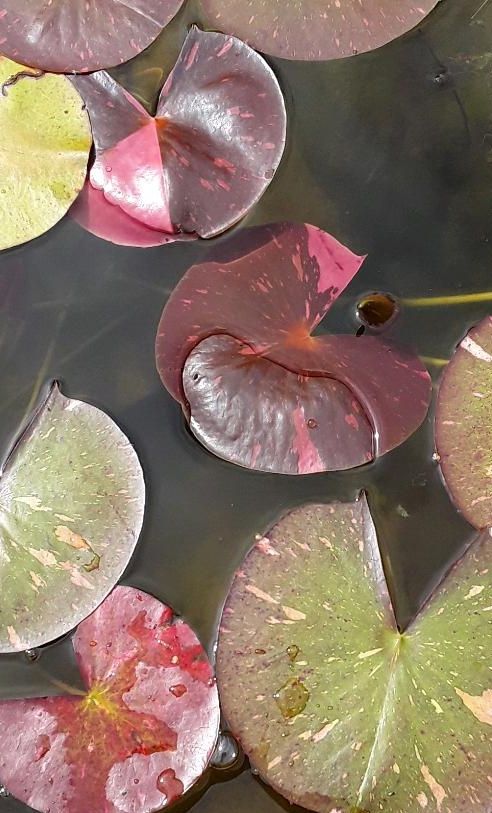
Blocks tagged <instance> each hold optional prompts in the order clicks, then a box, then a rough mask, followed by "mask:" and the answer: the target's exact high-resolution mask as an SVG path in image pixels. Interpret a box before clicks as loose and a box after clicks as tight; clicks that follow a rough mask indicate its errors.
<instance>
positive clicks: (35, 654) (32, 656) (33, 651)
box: [24, 649, 41, 663]
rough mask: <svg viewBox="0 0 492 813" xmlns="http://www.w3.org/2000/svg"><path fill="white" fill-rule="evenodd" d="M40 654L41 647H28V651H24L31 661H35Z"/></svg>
mask: <svg viewBox="0 0 492 813" xmlns="http://www.w3.org/2000/svg"><path fill="white" fill-rule="evenodd" d="M40 654H41V653H40V651H39V649H26V651H25V652H24V655H25V656H26V658H27V660H28V661H29V662H30V663H34V661H37V660H38V658H39V656H40Z"/></svg>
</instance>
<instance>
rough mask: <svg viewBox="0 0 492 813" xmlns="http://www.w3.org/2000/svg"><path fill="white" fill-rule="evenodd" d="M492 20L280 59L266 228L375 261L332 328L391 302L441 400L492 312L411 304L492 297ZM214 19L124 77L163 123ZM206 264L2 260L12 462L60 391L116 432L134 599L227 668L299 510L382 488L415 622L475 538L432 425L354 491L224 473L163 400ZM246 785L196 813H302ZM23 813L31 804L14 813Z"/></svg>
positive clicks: (99, 252) (96, 244)
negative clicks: (140, 487) (327, 56)
mask: <svg viewBox="0 0 492 813" xmlns="http://www.w3.org/2000/svg"><path fill="white" fill-rule="evenodd" d="M480 5H481V4H480V0H462V2H461V3H451V2H448V0H443V2H442V3H440V4H439V6H438V7H437V9H436V11H435V12H434V13H433V14H432V15H431V17H430V18H429V20H428V21H427V22H426V23H425V24H424V25H422V26H421V28H420V30H419V31H416V32H414V33H412V34H411V35H410V36H408V37H406V38H404V39H403V40H401V41H399V42H396V43H392V44H390V45H389V46H387V47H386V48H384V49H382V50H381V51H379V52H377V53H373V54H368V55H364V56H360V57H357V58H356V59H352V60H348V61H346V60H345V61H337V62H332V63H326V64H311V65H309V64H304V63H287V62H281V61H280V60H278V61H275V60H270V62H271V64H272V65H273V66H274V68H275V70H276V72H277V75H278V76H279V78H280V81H281V84H282V88H283V90H284V92H285V95H286V98H287V103H288V107H289V111H290V133H289V145H288V150H287V155H286V158H285V160H284V163H283V165H282V167H281V169H280V171H279V174H278V176H277V177H276V179H275V180H274V182H273V183H272V185H271V187H270V188H269V189H268V190H267V193H266V194H265V196H264V198H263V199H262V201H261V202H260V204H259V205H258V206H257V207H256V209H255V211H254V212H253V214H252V215H251V216H250V218H249V219H248V221H247V222H248V223H250V224H253V223H263V222H267V221H273V220H280V219H291V220H298V221H307V222H311V223H314V224H316V225H318V226H321V227H322V228H324V229H326V230H327V231H330V232H333V233H334V234H335V235H336V236H337V238H338V239H340V240H341V241H342V242H343V243H345V244H346V245H348V246H350V247H351V248H352V249H353V250H354V251H356V252H359V253H365V252H367V253H368V254H369V257H368V260H367V261H366V263H365V264H364V266H363V268H362V270H361V272H360V274H359V275H358V276H357V277H356V279H355V280H354V282H353V283H352V284H351V285H350V287H349V289H347V292H346V294H345V295H344V296H343V297H342V298H340V299H339V300H338V301H337V303H336V304H335V306H334V307H333V309H332V311H330V313H329V315H328V317H327V319H326V320H325V322H324V323H323V324H322V326H321V330H327V331H329V330H335V331H339V332H344V331H345V332H352V333H355V332H356V330H357V329H358V328H359V327H360V321H359V320H358V319H357V316H356V305H357V303H358V302H360V301H361V300H362V299H363V298H364V296H365V295H367V294H368V293H372V292H374V291H383V292H385V293H390V294H391V295H392V296H394V297H395V298H396V299H397V300H399V302H400V303H401V308H400V312H399V314H398V316H397V318H396V319H394V320H391V321H390V324H389V326H388V327H387V329H386V330H385V332H384V335H385V336H388V337H391V338H392V339H394V340H397V341H398V340H399V341H401V342H403V343H406V344H409V345H411V346H413V347H414V348H416V350H417V351H418V352H419V353H420V354H421V355H422V356H425V357H426V358H427V359H429V360H430V361H431V364H432V366H431V372H432V374H433V376H434V378H435V380H436V381H437V380H438V377H439V374H440V372H441V370H442V365H443V364H444V363H445V361H446V359H447V358H449V355H450V353H451V352H452V349H453V347H454V346H455V345H456V343H457V342H458V341H459V339H460V338H461V337H462V335H463V334H464V332H465V331H466V330H467V328H468V327H469V326H470V325H472V324H473V323H474V322H477V321H478V320H479V319H480V318H481V317H482V316H483V315H485V314H486V313H488V312H489V311H492V302H491V301H490V297H488V298H487V297H486V298H484V297H468V298H467V299H465V300H464V301H463V302H456V303H455V302H454V301H453V302H449V301H447V300H445V301H444V303H442V302H441V303H439V302H437V303H432V306H431V307H424V306H422V303H419V302H418V301H417V303H415V302H413V301H412V300H414V299H415V298H417V300H418V299H421V298H422V297H429V296H434V297H435V296H437V297H442V296H444V295H446V296H447V295H453V294H469V293H473V292H487V291H489V290H491V289H492V242H491V237H492V73H491V67H492V49H491V46H490V42H491V35H492V4H490V5H488V4H483V8H482V10H481V11H478V8H479V6H480ZM193 21H198V17H197V15H196V12H195V10H194V7H193V4H190V5H189V6H188V7H187V8H186V9H184V11H183V13H182V14H181V15H180V16H179V17H178V19H177V20H176V21H175V22H174V23H173V24H172V26H171V28H170V30H169V31H168V32H166V33H165V34H164V35H163V37H161V39H160V40H159V42H157V43H156V44H155V46H153V47H152V48H150V49H149V51H148V52H146V53H145V54H143V55H142V56H141V57H139V58H137V60H135V61H134V62H133V63H132V65H131V67H130V68H123V69H119V70H118V71H117V73H118V77H119V78H120V79H124V80H125V82H126V84H127V86H128V87H129V89H130V90H131V91H132V92H133V93H135V94H137V95H138V96H139V98H143V99H144V100H145V101H146V102H147V104H148V106H149V107H150V108H151V107H152V104H153V103H154V101H155V98H156V95H157V93H158V90H159V88H160V85H161V84H162V77H163V75H165V74H166V73H167V72H168V70H169V69H170V67H171V66H172V64H173V63H174V61H175V58H176V55H177V52H178V48H179V43H180V41H181V39H182V36H183V33H184V30H185V27H186V25H187V24H188V23H190V22H193ZM489 49H490V50H489ZM221 240H223V241H227V236H224V237H222V238H221ZM206 252H207V245H206V244H196V245H183V244H181V245H179V244H175V245H171V246H166V247H163V248H157V249H148V250H138V249H128V248H120V247H115V246H112V245H110V244H109V243H105V242H103V241H101V240H98V239H97V238H94V237H92V236H90V235H89V234H86V233H85V232H83V231H82V230H81V229H80V228H79V227H78V226H77V225H76V224H75V223H74V222H72V221H71V220H70V219H69V218H66V219H65V220H64V221H63V222H62V223H61V224H60V225H59V226H58V227H56V228H55V229H53V230H52V231H51V232H49V233H48V234H47V235H45V236H44V237H42V238H40V239H39V240H37V241H35V242H34V243H31V244H29V245H27V246H24V247H20V248H18V249H15V250H12V251H9V252H5V253H3V254H2V255H1V256H0V311H1V317H2V318H1V321H0V373H1V382H2V393H3V396H2V399H1V401H0V446H1V448H2V449H3V450H4V451H5V450H6V449H7V447H8V444H9V441H10V439H11V438H12V436H13V435H14V434H15V433H16V431H17V428H18V426H19V424H20V423H22V421H23V420H24V419H25V417H26V415H28V414H29V412H30V410H31V409H32V407H33V405H34V404H35V403H36V401H37V399H38V397H39V391H40V389H41V388H42V387H43V386H44V385H45V383H46V382H47V381H48V380H49V379H51V378H58V379H61V380H62V381H63V386H64V392H66V394H67V395H68V396H71V397H78V398H83V399H85V400H87V401H90V402H92V403H95V404H96V405H98V406H100V407H101V408H103V409H104V410H105V411H107V412H108V413H109V414H111V415H112V417H113V418H114V419H115V420H116V421H117V422H118V423H119V424H120V425H121V427H122V428H123V430H124V431H125V432H126V433H127V434H128V436H129V437H130V438H131V440H132V442H133V443H134V445H135V447H136V449H137V451H138V453H139V455H140V457H141V460H142V463H143V466H144V469H145V471H146V476H147V485H148V493H149V503H148V511H147V517H146V522H145V527H144V532H143V535H142V539H141V544H140V545H139V547H138V550H137V553H136V555H135V557H134V559H133V561H132V564H131V566H130V567H129V569H128V572H127V574H126V576H125V582H126V583H127V584H132V585H134V586H136V587H140V588H142V589H144V590H147V591H149V592H150V593H153V594H154V595H156V596H157V597H158V598H159V599H161V600H163V601H166V602H168V603H170V604H172V605H173V606H174V607H175V609H176V610H177V611H178V612H180V613H182V614H183V615H185V616H186V618H187V620H189V621H190V622H191V624H193V625H194V626H195V628H196V629H197V631H198V633H199V635H200V636H201V638H202V640H203V641H204V642H205V643H206V644H207V645H208V647H209V649H210V651H211V652H212V651H213V644H214V640H215V636H216V626H217V618H218V615H219V613H220V609H221V605H222V602H223V600H224V598H225V595H226V592H227V588H228V584H229V582H230V579H231V576H232V573H233V572H234V570H235V569H236V567H237V566H238V565H239V563H240V562H241V560H242V558H243V556H244V554H245V552H246V551H247V549H248V547H249V546H250V544H251V541H252V540H253V538H254V534H255V533H256V532H257V531H261V530H265V529H266V528H267V527H268V526H269V525H270V524H271V523H272V522H273V521H274V520H275V519H276V518H277V517H278V516H279V514H281V513H282V512H284V511H285V510H287V509H288V508H289V507H291V506H295V505H299V504H301V503H302V502H305V501H307V500H331V499H343V500H350V499H353V498H354V496H355V495H356V494H357V493H358V491H360V490H361V489H363V488H364V489H366V490H367V492H368V495H369V502H370V505H371V509H372V511H373V514H374V517H375V521H376V525H377V527H378V531H379V536H380V541H381V546H382V550H383V555H384V559H385V565H386V570H387V573H388V577H389V580H390V584H391V589H392V593H393V595H394V597H395V601H396V605H397V608H398V617H399V622H400V624H401V625H404V624H405V623H406V622H407V621H408V620H409V618H411V617H412V615H413V614H414V613H415V612H416V610H417V608H418V606H419V604H420V602H421V601H422V599H423V598H425V596H426V595H427V594H428V592H429V590H430V589H431V588H432V587H433V585H434V584H435V583H436V581H437V580H438V579H439V578H440V577H441V575H442V573H443V571H445V570H446V569H447V567H448V566H449V564H450V563H451V562H452V561H453V560H454V559H455V558H456V557H457V556H458V555H459V553H460V551H462V550H463V548H464V546H465V545H466V543H467V541H468V540H469V538H470V536H471V534H472V531H471V529H470V528H469V526H467V524H466V523H465V522H464V521H462V520H461V519H460V518H459V517H458V515H457V514H456V512H455V511H454V509H453V507H452V506H451V504H450V502H449V499H448V497H447V494H446V492H445V490H444V487H443V485H442V483H441V479H440V475H439V471H438V468H437V463H436V462H435V460H433V451H434V449H433V438H432V415H430V416H429V418H428V419H427V421H426V422H425V424H424V426H423V427H422V428H421V429H420V430H419V432H417V433H416V434H415V435H414V436H413V437H412V438H411V439H410V440H409V441H408V442H407V443H406V444H404V445H403V446H402V447H400V448H398V449H396V450H395V451H394V452H392V453H391V454H389V455H387V456H386V457H384V458H383V459H381V460H380V461H379V462H378V463H377V464H375V465H370V466H368V467H365V468H363V469H359V470H356V471H352V472H345V473H339V474H337V473H333V474H331V473H330V474H322V475H316V476H311V477H300V478H289V477H281V476H275V475H267V474H259V473H254V472H250V471H246V470H243V469H240V468H236V467H234V466H231V465H228V464H226V463H224V462H222V461H220V460H218V459H216V458H214V457H213V456H211V455H210V454H208V453H207V452H206V451H205V450H203V449H202V448H201V447H200V446H199V445H198V444H197V443H196V441H195V440H194V439H193V438H192V437H191V435H190V434H189V432H188V431H187V429H186V427H185V424H184V421H183V419H182V417H181V415H180V412H179V407H178V405H177V404H176V403H175V402H174V401H173V400H172V399H171V397H170V396H169V395H168V394H167V393H166V391H165V390H164V389H163V387H162V386H161V385H160V382H159V379H158V376H157V373H156V371H155V366H154V354H153V346H154V338H155V332H156V328H157V323H158V320H159V317H160V314H161V310H162V307H163V305H164V302H165V301H166V298H167V296H168V295H169V293H170V291H171V290H172V288H173V286H174V285H175V284H176V282H177V281H178V280H179V279H180V277H181V276H182V274H183V273H184V272H185V271H186V269H187V268H188V267H189V266H190V265H191V264H192V263H193V262H197V261H201V260H203V259H204V257H205V255H206ZM0 665H1V667H2V668H1V669H0V694H1V696H2V697H9V696H12V695H13V694H21V693H41V694H43V693H45V692H47V691H48V690H49V683H48V679H47V676H46V673H50V672H51V673H52V674H54V675H56V677H57V679H58V680H60V681H63V682H64V683H68V684H72V685H73V684H74V683H77V680H78V679H77V676H76V668H75V664H74V661H73V657H72V654H71V651H70V641H69V640H64V641H61V642H60V643H58V644H55V645H53V646H51V647H49V648H47V649H45V650H44V651H43V652H42V656H41V657H40V658H39V659H38V660H35V661H34V662H32V663H29V662H28V661H27V659H26V658H25V657H24V656H2V658H1V659H0ZM51 691H56V689H55V690H54V689H53V687H51ZM231 776H232V777H234V778H232V779H231V780H230V781H225V780H228V779H229V775H228V773H227V771H226V772H220V771H217V770H212V771H211V772H210V774H209V776H208V777H205V779H204V781H203V782H202V783H201V784H200V786H199V787H198V788H197V789H196V790H195V792H194V795H192V796H191V797H190V798H188V799H186V800H183V801H182V802H179V803H178V806H177V808H176V810H177V813H180V811H185V810H189V809H190V808H191V807H193V810H194V813H195V811H196V813H221V811H223V812H224V813H226V811H230V810H233V811H234V813H250V811H252V810H253V811H255V813H275V811H280V810H281V809H289V810H295V808H290V806H289V805H287V804H286V803H284V802H282V801H281V800H280V799H279V798H278V797H277V796H275V794H273V793H271V792H269V791H268V790H267V789H266V788H265V787H264V786H263V785H262V784H261V783H260V782H259V780H258V779H256V778H254V777H252V776H251V774H250V772H249V771H247V770H246V771H242V772H241V768H239V769H238V768H236V769H233V773H232V774H231ZM207 784H208V785H210V787H209V789H208V791H207V792H206V793H205V789H206V787H207ZM21 810H25V808H23V807H22V805H19V804H18V803H17V802H15V800H13V799H10V798H9V799H5V800H1V802H0V813H3V811H5V813H14V811H21Z"/></svg>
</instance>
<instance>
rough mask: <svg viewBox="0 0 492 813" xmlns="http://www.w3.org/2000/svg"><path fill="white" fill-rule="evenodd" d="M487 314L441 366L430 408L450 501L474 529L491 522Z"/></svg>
mask: <svg viewBox="0 0 492 813" xmlns="http://www.w3.org/2000/svg"><path fill="white" fill-rule="evenodd" d="M491 362H492V317H490V316H486V317H485V319H482V321H481V322H480V323H479V324H478V325H477V326H476V327H474V328H473V329H472V330H471V331H470V332H469V333H468V334H467V335H466V336H465V338H464V339H463V341H462V342H461V344H460V345H459V347H458V349H457V350H456V352H455V354H454V355H453V357H452V359H451V361H450V362H449V364H448V365H447V367H446V369H445V371H444V374H443V377H442V381H441V385H440V387H439V396H438V400H437V408H436V446H437V451H438V453H439V458H440V464H441V470H442V473H443V476H444V480H445V482H446V485H447V487H448V490H449V493H450V495H451V497H452V499H453V502H454V503H455V505H456V506H457V507H458V508H459V509H460V510H461V511H462V513H463V514H464V516H465V517H466V519H467V520H468V522H470V523H471V524H472V525H474V526H475V527H476V528H486V527H489V526H490V525H492V432H491V430H492V407H491V400H490V395H491V393H492V363H491Z"/></svg>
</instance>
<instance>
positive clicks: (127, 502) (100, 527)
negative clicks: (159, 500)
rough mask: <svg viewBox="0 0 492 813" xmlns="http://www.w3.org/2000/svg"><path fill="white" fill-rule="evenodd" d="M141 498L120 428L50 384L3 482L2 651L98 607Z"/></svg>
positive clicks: (30, 642) (131, 544)
mask: <svg viewBox="0 0 492 813" xmlns="http://www.w3.org/2000/svg"><path fill="white" fill-rule="evenodd" d="M144 503H145V486H144V480H143V474H142V469H141V467H140V464H139V462H138V458H137V456H136V454H135V452H134V450H133V448H132V446H131V445H130V443H129V441H128V440H127V438H126V437H125V436H124V434H123V433H122V432H121V430H120V429H118V427H117V426H116V424H115V423H113V421H112V420H111V419H110V418H109V417H108V416H107V415H106V414H105V413H104V412H101V410H99V409H96V407H94V406H91V405H90V404H86V403H84V402H83V401H75V400H72V399H69V398H66V397H65V396H64V395H63V394H62V393H61V392H60V390H59V388H58V386H57V385H54V386H53V387H52V389H51V391H50V393H49V396H48V398H47V400H46V401H45V402H44V404H43V405H42V407H41V408H40V409H39V411H38V412H37V413H36V414H35V415H34V417H33V418H32V421H31V423H30V424H29V425H28V427H27V428H26V429H25V431H24V432H23V433H22V435H21V437H20V438H19V440H18V441H17V443H16V444H15V445H14V447H13V449H12V452H11V453H10V455H9V457H8V459H7V461H6V463H5V465H4V468H3V471H2V476H1V478H0V590H1V595H2V601H1V607H0V652H16V651H20V650H25V649H31V648H33V647H36V646H40V645H42V644H45V643H47V642H49V641H52V640H54V639H56V638H58V637H60V636H61V635H64V634H65V633H67V632H69V631H70V630H71V629H73V628H74V627H75V626H76V625H77V624H78V623H79V622H80V621H82V620H83V619H84V618H86V617H87V616H88V615H89V614H90V613H91V612H93V610H95V608H96V607H97V606H98V605H99V604H100V603H101V601H102V600H103V599H104V598H105V596H107V595H108V593H109V592H110V591H111V590H112V589H113V587H114V585H115V584H116V582H117V581H118V579H119V578H120V577H121V575H122V573H123V571H124V570H125V568H126V566H127V565H128V562H129V561H130V558H131V556H132V553H133V551H134V548H135V545H136V543H137V540H138V536H139V534H140V530H141V527H142V522H143V511H144Z"/></svg>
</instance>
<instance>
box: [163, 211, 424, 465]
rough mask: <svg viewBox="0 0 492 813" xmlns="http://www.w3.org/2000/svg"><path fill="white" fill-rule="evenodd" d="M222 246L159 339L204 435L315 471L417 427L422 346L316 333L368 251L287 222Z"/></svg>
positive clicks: (255, 459)
mask: <svg viewBox="0 0 492 813" xmlns="http://www.w3.org/2000/svg"><path fill="white" fill-rule="evenodd" d="M248 242H249V250H248ZM236 243H237V252H236V253H234V248H232V249H231V246H236ZM223 251H224V249H223V248H222V247H219V249H218V252H219V253H218V255H217V257H216V259H215V260H214V259H212V260H211V261H210V262H206V263H203V264H202V265H197V266H194V267H193V268H191V269H190V270H189V271H188V272H187V273H186V274H185V276H184V277H183V279H182V280H181V282H180V283H179V285H178V286H177V288H176V289H175V291H174V292H173V294H172V296H171V298H170V299H169V301H168V303H167V305H166V307H165V309H164V312H163V315H162V318H161V322H160V325H159V330H158V334H157V342H156V354H157V366H158V370H159V373H160V375H161V378H162V381H163V383H164V385H165V386H166V388H167V389H168V390H169V392H170V393H171V394H172V395H173V396H174V398H176V400H178V401H180V402H181V404H182V406H183V408H184V410H185V412H186V414H187V416H188V418H189V421H190V426H191V428H192V430H193V432H194V433H195V435H196V436H197V437H198V439H199V440H201V441H202V443H203V444H204V445H205V446H207V447H208V448H209V449H211V450H212V451H213V452H214V453H215V454H217V455H218V456H219V457H223V458H224V459H225V460H229V461H231V462H234V463H237V464H239V465H243V466H247V467H249V468H257V469H261V470H266V471H276V472H281V473H285V474H308V473H314V472H319V471H326V470H330V469H343V468H350V467H352V466H355V465H360V464H362V463H365V462H367V461H369V460H372V459H373V458H374V457H377V456H378V455H381V454H384V453H385V452H387V451H389V450H390V449H392V448H394V447H395V446H397V445H399V444H400V443H402V442H403V441H404V440H405V439H406V438H407V437H408V436H409V435H410V434H412V432H414V431H415V429H417V427H418V426H419V425H420V423H421V422H422V420H423V419H424V417H425V415H426V413H427V409H428V405H429V400H430V394H431V386H430V378H429V375H428V373H427V371H426V370H425V368H424V367H423V366H422V364H421V362H420V361H419V359H418V358H417V357H416V356H414V355H412V354H411V353H409V352H407V351H404V350H401V349H397V348H394V347H391V346H389V345H387V344H385V343H383V342H382V341H381V340H380V339H378V338H374V337H364V336H362V337H355V336H330V335H328V336H326V335H325V336H317V337H314V336H312V331H313V329H314V328H315V327H316V325H317V324H318V323H319V322H320V321H321V319H322V318H323V316H324V315H325V313H326V312H327V311H328V309H329V307H330V305H331V304H332V303H333V302H334V300H335V299H336V298H337V297H338V296H339V295H340V293H341V292H342V291H343V290H344V288H345V287H346V286H347V285H348V283H349V282H350V281H351V279H352V278H353V277H354V275H355V274H356V273H357V271H358V270H359V268H360V266H361V264H362V262H363V259H364V258H362V257H357V256H355V255H354V254H352V252H351V251H349V250H348V249H347V248H345V247H344V246H342V245H341V244H340V243H339V242H337V240H335V239H334V238H333V237H331V236H330V235H328V234H326V233H325V232H322V231H320V230H319V229H316V228H314V227H312V226H306V225H299V226H296V225H293V224H289V223H283V224H276V225H274V226H268V227H260V228H258V229H254V230H251V232H248V233H246V234H244V233H243V234H242V235H240V236H239V237H238V238H235V239H233V240H231V241H229V244H228V248H226V251H229V252H230V254H229V257H228V258H226V259H225V261H223V259H224V258H222V257H221V254H220V253H221V252H223Z"/></svg>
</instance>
